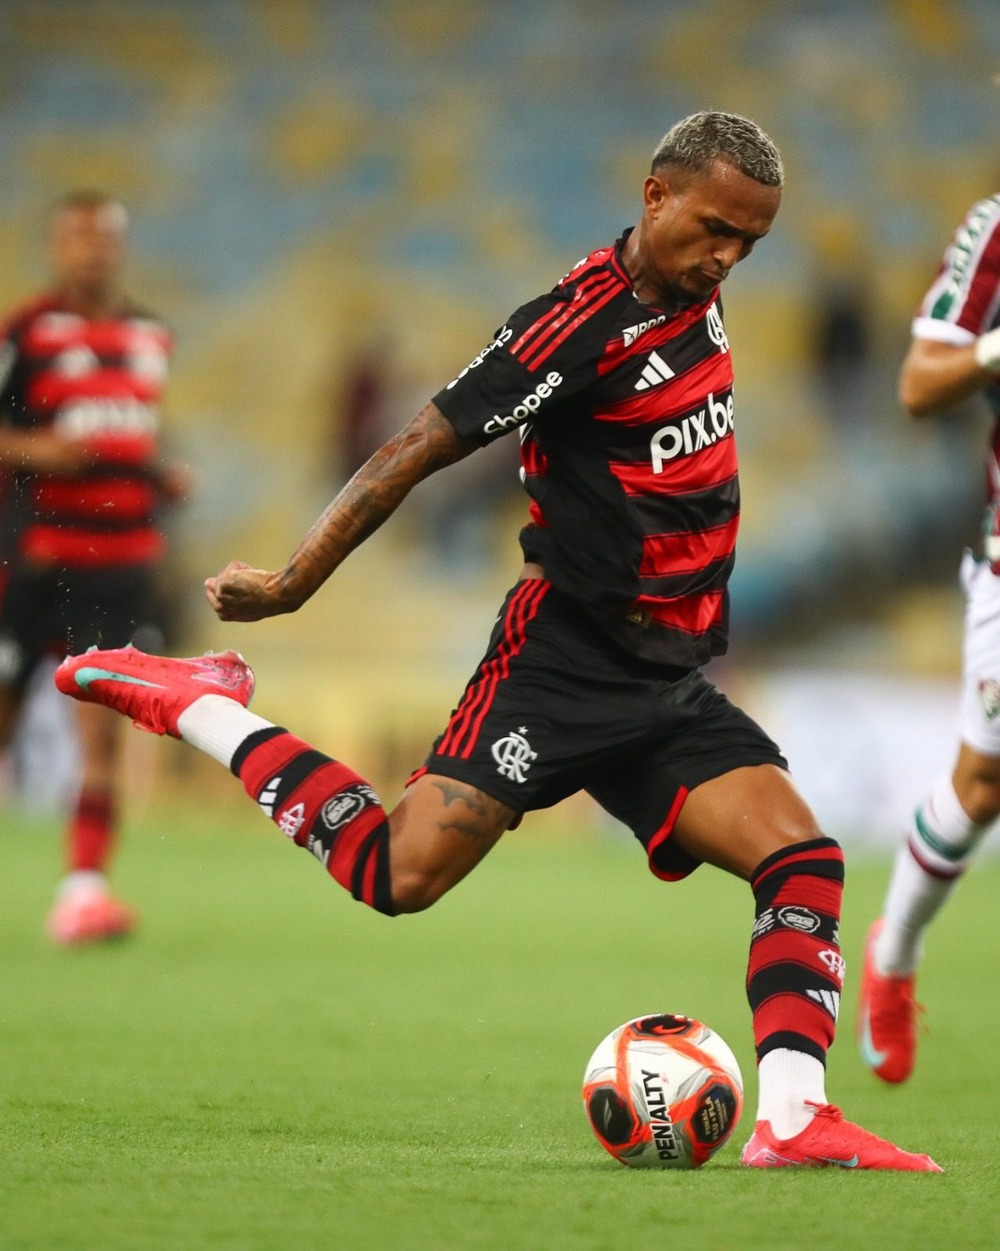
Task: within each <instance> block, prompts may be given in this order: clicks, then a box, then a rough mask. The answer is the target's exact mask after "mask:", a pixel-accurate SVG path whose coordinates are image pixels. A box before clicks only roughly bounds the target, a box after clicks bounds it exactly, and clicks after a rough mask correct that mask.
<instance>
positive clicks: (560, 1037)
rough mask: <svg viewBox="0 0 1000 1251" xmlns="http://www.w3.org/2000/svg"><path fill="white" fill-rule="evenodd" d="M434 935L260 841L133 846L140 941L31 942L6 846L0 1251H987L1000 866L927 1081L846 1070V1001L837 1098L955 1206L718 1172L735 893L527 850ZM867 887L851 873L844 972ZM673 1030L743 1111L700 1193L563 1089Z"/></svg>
mask: <svg viewBox="0 0 1000 1251" xmlns="http://www.w3.org/2000/svg"><path fill="white" fill-rule="evenodd" d="M526 825H527V828H526V829H525V830H524V831H522V832H518V833H515V834H513V835H510V836H509V837H508V839H507V840H506V842H505V844H503V845H501V846H500V847H499V848H498V849H497V851H496V852H495V853H494V854H493V856H492V857H491V858H490V860H489V861H488V862H487V863H486V864H485V865H483V867H482V868H481V869H480V870H479V871H478V872H477V873H476V874H474V875H473V877H472V878H471V879H470V880H469V881H468V882H466V883H464V884H463V886H461V887H460V888H459V889H458V890H457V891H456V892H455V893H454V894H453V895H452V896H450V897H449V898H447V899H446V900H444V901H443V902H442V903H441V904H440V905H438V907H437V908H435V909H434V910H432V911H431V912H429V913H427V914H425V915H423V916H419V917H411V918H401V919H397V920H395V921H387V920H385V919H384V918H381V917H378V916H375V915H374V914H371V913H369V912H368V911H367V910H366V909H364V908H363V907H362V906H361V905H359V904H355V903H353V902H352V901H351V900H349V899H348V898H347V897H346V896H345V895H344V894H343V892H341V891H340V890H339V888H336V887H335V886H334V885H333V884H332V883H330V882H329V881H328V880H327V879H325V877H324V875H323V874H322V872H321V871H320V870H319V867H318V866H317V865H316V864H315V862H314V861H313V860H312V859H311V858H310V857H308V856H305V855H302V854H300V853H297V852H296V851H294V850H293V849H292V848H290V847H289V846H287V845H286V843H285V840H284V839H282V838H281V836H280V835H278V834H277V833H276V832H274V830H273V828H272V827H270V826H269V825H268V824H267V823H266V822H265V821H263V819H262V818H261V817H260V816H259V814H255V813H254V812H252V811H250V810H249V809H246V810H245V812H244V811H243V810H242V809H241V810H240V813H239V815H237V816H234V814H233V811H232V810H231V809H229V808H222V809H219V810H217V811H215V812H212V811H209V812H208V813H207V814H205V812H204V808H203V810H202V815H200V816H197V817H196V816H195V815H193V813H192V812H191V811H189V810H183V811H181V810H177V811H164V812H162V813H161V814H159V817H158V818H157V816H156V815H155V814H147V815H146V816H144V817H143V819H142V824H141V828H137V829H132V830H130V831H129V834H128V836H127V838H126V840H125V845H124V847H123V851H122V855H121V857H120V863H119V871H118V875H117V877H118V883H119V886H120V889H121V892H122V894H123V895H124V896H125V897H126V898H128V899H129V900H130V901H132V902H135V903H136V904H137V905H138V906H139V907H140V909H141V913H142V920H143V928H142V931H141V933H140V934H139V935H137V936H136V937H135V938H134V939H133V940H131V941H128V942H126V943H123V944H120V945H118V946H113V947H105V948H102V949H99V950H86V951H61V950H57V949H55V948H53V947H52V946H51V945H50V944H49V943H48V942H47V940H46V939H45V937H44V935H43V933H42V928H41V922H42V918H43V916H44V913H45V910H46V908H47V907H48V904H49V900H50V893H51V886H52V880H53V875H54V870H55V867H56V863H57V859H58V832H57V830H56V828H55V826H54V825H53V824H52V823H47V824H46V823H38V822H31V821H20V822H18V821H16V820H15V819H14V818H13V817H11V816H9V815H8V816H7V817H6V818H5V819H4V821H3V823H2V825H0V864H2V866H3V868H2V870H0V883H2V889H0V947H2V951H3V957H2V965H0V968H2V973H0V1248H3V1251H28V1249H29V1248H30V1249H31V1251H36V1249H37V1251H52V1249H54V1248H59V1249H60V1251H75V1249H78V1248H88V1249H89V1248H102V1251H107V1249H114V1251H117V1249H118V1248H129V1249H131V1248H136V1249H140V1248H141V1249H142V1251H157V1249H158V1248H170V1249H171V1251H199V1249H200V1248H209V1247H211V1248H216V1249H228V1248H232V1249H233V1251H271V1249H272V1248H273V1249H274V1251H278V1249H279V1248H280V1249H281V1251H286V1249H288V1248H294V1249H295V1251H311V1249H312V1248H333V1249H337V1251H339V1249H341V1248H345V1249H353V1248H359V1249H361V1248H378V1249H383V1248H385V1249H388V1251H395V1249H400V1251H424V1249H428V1251H430V1249H433V1251H439V1249H440V1251H443V1249H452V1248H455V1249H457V1251H478V1249H483V1251H486V1249H490V1251H493V1249H503V1251H535V1249H538V1251H543V1249H544V1251H561V1249H562V1248H573V1249H580V1251H591V1249H592V1251H610V1249H611V1248H619V1247H639V1246H644V1247H653V1246H655V1247H671V1246H674V1245H678V1246H687V1247H692V1248H697V1249H698V1251H702V1249H706V1251H716V1249H718V1251H741V1249H743V1248H747V1249H751V1248H752V1249H757V1248H760V1249H762V1251H764V1249H766V1251H784V1249H788V1251H799V1249H802V1248H808V1251H826V1249H827V1248H829V1249H831V1251H832V1249H834V1248H837V1249H838V1251H839V1249H840V1248H855V1247H857V1248H866V1247H878V1246H882V1245H883V1244H885V1243H886V1242H887V1241H889V1240H891V1241H892V1243H893V1245H896V1246H898V1247H900V1248H906V1249H907V1251H923V1249H924V1248H926V1249H928V1251H937V1249H938V1248H943V1247H948V1248H978V1247H982V1248H996V1247H997V1246H998V1245H1000V1220H998V1216H997V1191H998V1170H997V1149H998V1141H997V1140H998V1132H997V1125H998V1123H1000V1118H998V1102H1000V1094H998V1082H997V1066H996V1060H995V1056H996V1040H997V1039H998V1037H1000V1006H998V1002H997V997H996V994H995V987H996V985H997V982H998V974H1000V967H998V965H1000V921H998V920H997V919H995V918H996V917H997V910H996V907H995V900H996V898H997V896H998V893H1000V866H998V865H997V864H996V863H995V862H992V863H984V864H983V865H982V866H981V868H980V870H979V871H978V872H977V873H975V874H972V875H970V877H969V878H968V879H967V881H965V882H964V883H963V884H962V888H961V896H960V898H959V900H957V901H956V903H955V905H954V906H953V907H952V908H951V909H950V910H949V911H947V912H946V913H945V914H944V915H943V916H942V917H941V918H940V920H939V922H938V924H937V927H936V930H935V932H934V936H933V948H932V958H931V959H929V961H928V963H927V967H926V972H925V975H924V977H923V980H922V984H921V993H922V997H923V998H924V999H925V1000H926V1002H927V1004H928V1008H929V1013H928V1016H929V1022H930V1026H931V1033H930V1034H929V1036H928V1037H927V1038H926V1039H925V1041H924V1044H923V1050H922V1054H921V1062H920V1065H919V1068H918V1071H917V1074H916V1076H915V1078H914V1080H913V1081H912V1082H911V1083H909V1084H908V1085H907V1086H906V1087H903V1088H901V1089H888V1088H885V1087H882V1086H880V1085H879V1084H877V1083H876V1082H875V1081H874V1079H872V1078H871V1077H870V1075H869V1074H868V1073H867V1071H865V1070H864V1068H863V1066H862V1065H861V1062H860V1060H859V1059H858V1058H857V1057H856V1054H855V1051H854V1047H853V1042H852V1031H853V1025H854V1004H853V996H849V997H848V1002H847V1004H846V1007H845V1013H844V1017H843V1019H842V1027H841V1039H840V1041H839V1043H838V1044H837V1046H836V1047H835V1048H834V1051H833V1053H832V1055H831V1064H830V1080H829V1093H830V1095H831V1097H832V1098H835V1099H836V1100H837V1101H838V1102H840V1103H841V1104H842V1105H843V1106H844V1108H845V1110H846V1112H847V1113H848V1115H849V1116H851V1117H852V1118H853V1119H857V1120H860V1121H862V1122H863V1123H864V1124H865V1125H866V1126H868V1127H869V1128H871V1129H873V1130H875V1131H876V1132H882V1133H884V1134H887V1135H891V1136H892V1137H894V1138H895V1139H896V1140H897V1141H899V1142H901V1143H902V1144H903V1145H905V1146H910V1147H913V1148H915V1149H926V1150H930V1151H932V1153H933V1154H934V1155H935V1156H936V1157H937V1159H938V1160H939V1161H940V1162H941V1163H942V1164H943V1165H944V1166H945V1168H946V1169H947V1172H946V1173H945V1175H944V1176H942V1177H929V1176H914V1175H905V1174H904V1175H891V1174H882V1175H879V1174H844V1173H841V1172H837V1171H835V1170H831V1171H824V1172H816V1173H800V1172H794V1173H785V1172H775V1173H765V1174H760V1173H751V1172H749V1171H744V1170H741V1169H740V1168H738V1166H737V1156H738V1149H739V1146H741V1145H742V1143H743V1142H744V1141H745V1139H746V1137H747V1136H748V1135H749V1132H750V1124H751V1118H752V1108H753V1100H754V1097H755V1081H754V1078H753V1064H752V1042H751V1035H750V1021H749V1011H748V1009H747V1007H746V1004H745V1000H744V997H743V985H742V983H743V975H744V968H745V949H746V942H747V935H748V931H749V925H750V921H751V913H752V908H751V903H750V896H749V892H748V891H747V889H746V888H745V887H744V886H742V885H740V884H739V883H737V882H735V881H731V880H729V879H726V878H724V877H723V876H722V875H720V874H718V873H716V872H714V871H711V870H702V871H701V872H700V873H698V874H696V875H695V877H694V878H692V879H691V880H689V881H688V882H686V883H682V884H679V885H675V886H667V885H664V884H662V883H659V882H657V881H656V880H655V879H653V878H652V876H651V875H649V874H648V873H647V872H646V870H645V867H644V863H643V860H642V856H641V854H640V852H639V850H638V848H633V847H632V846H631V845H630V844H628V843H619V842H618V841H602V840H600V839H599V838H598V837H596V836H595V835H590V836H588V837H582V838H581V839H579V840H577V841H568V840H566V839H565V838H557V837H553V836H551V835H549V834H547V833H546V831H545V823H544V820H543V819H542V820H539V819H536V820H535V821H534V823H532V822H531V821H529V822H528V823H526ZM885 873H886V866H885V865H883V864H878V863H869V864H866V863H861V864H859V865H852V866H851V869H850V872H849V893H848V907H847V911H846V915H845V923H844V947H845V952H846V954H847V955H848V956H849V958H851V959H852V963H853V969H852V972H853V973H854V974H855V976H854V978H853V979H852V982H853V983H856V973H857V968H858V965H859V959H858V954H857V953H858V951H859V947H860V941H861V936H862V934H863V930H864V926H865V924H866V922H867V919H868V917H869V916H870V915H871V914H872V913H873V912H874V910H875V908H876V906H877V901H878V899H879V897H880V894H881V890H882V888H883V885H884V881H885ZM654 1010H668V1011H678V1012H683V1013H687V1014H690V1015H693V1016H699V1017H702V1018H704V1019H706V1020H708V1021H709V1022H711V1023H712V1025H713V1026H715V1027H716V1028H717V1029H719V1030H720V1032H721V1033H722V1034H723V1036H724V1037H725V1038H726V1039H727V1040H728V1041H729V1042H730V1044H731V1045H732V1046H733V1048H734V1050H735V1051H736V1052H737V1055H738V1057H739V1059H740V1062H741V1064H742V1065H743V1068H744V1074H745V1076H746V1077H747V1079H748V1083H747V1084H748V1104H749V1111H748V1113H747V1114H746V1116H745V1118H744V1121H743V1123H742V1124H741V1125H740V1126H739V1128H738V1129H737V1131H736V1135H735V1137H734V1141H733V1143H731V1144H730V1145H729V1146H727V1148H726V1149H725V1150H724V1151H723V1152H722V1153H721V1154H720V1155H719V1156H718V1157H717V1158H716V1159H715V1160H714V1161H712V1163H711V1164H709V1165H708V1166H707V1167H706V1168H705V1169H703V1170H701V1171H700V1172H697V1173H691V1174H672V1173H656V1174H650V1173H639V1172H632V1171H629V1170H627V1169H624V1168H622V1167H621V1166H619V1165H618V1164H616V1163H615V1162H614V1161H613V1160H611V1159H610V1157H608V1156H606V1155H605V1154H604V1153H603V1152H602V1151H601V1149H600V1148H599V1147H598V1146H597V1143H596V1141H595V1140H594V1139H593V1138H592V1136H591V1134H590V1131H589V1129H588V1128H587V1126H586V1123H585V1120H584V1117H583V1112H582V1110H581V1107H580V1100H579V1083H580V1078H581V1076H582V1070H583V1066H584V1064H585V1062H586V1060H587V1057H588V1056H589V1054H590V1051H591V1050H592V1048H593V1047H594V1046H595V1045H596V1043H597V1042H598V1041H599V1039H600V1038H601V1037H602V1036H603V1035H604V1034H605V1033H606V1032H607V1031H608V1030H609V1029H610V1028H611V1027H613V1026H614V1025H616V1024H618V1023H619V1022H620V1021H622V1020H624V1019H626V1018H627V1017H630V1016H634V1015H637V1014H639V1013H643V1012H647V1011H654Z"/></svg>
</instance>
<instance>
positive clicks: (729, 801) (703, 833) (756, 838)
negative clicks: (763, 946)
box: [673, 764, 823, 879]
mask: <svg viewBox="0 0 1000 1251" xmlns="http://www.w3.org/2000/svg"><path fill="white" fill-rule="evenodd" d="M822 836H823V832H822V830H821V829H820V828H819V826H818V824H817V822H816V818H815V817H814V815H813V813H812V811H811V809H810V808H809V805H808V804H807V803H806V802H805V800H804V799H803V798H802V796H801V795H800V794H799V793H798V791H797V790H796V789H795V786H794V785H793V783H792V780H791V778H790V777H789V776H788V773H787V772H786V771H785V770H784V769H782V768H780V767H779V766H777V765H773V764H760V765H749V766H745V767H743V768H739V769H733V770H732V771H730V772H729V773H723V774H721V775H720V776H719V777H715V778H712V779H711V780H709V781H707V782H703V783H702V784H701V785H700V786H697V787H695V789H694V790H692V791H691V792H690V794H689V795H688V796H687V797H686V799H685V800H684V804H683V806H682V808H681V810H680V813H679V815H678V817H677V821H676V824H675V826H674V834H673V837H674V838H675V839H676V841H677V845H678V847H680V848H681V849H683V850H684V851H685V852H686V853H687V854H688V855H689V856H692V857H694V858H695V859H696V860H701V861H704V862H705V863H706V864H713V865H715V866H716V867H718V868H720V869H725V870H726V871H727V872H729V873H735V874H736V875H737V877H741V878H745V879H749V878H750V877H751V876H752V875H753V872H754V870H755V869H756V868H757V866H758V865H759V864H760V862H761V861H762V860H764V859H766V858H767V857H768V856H770V855H772V854H773V853H774V852H776V851H780V850H781V849H782V848H783V847H788V846H790V845H792V844H793V843H800V842H803V841H805V840H806V839H811V838H822Z"/></svg>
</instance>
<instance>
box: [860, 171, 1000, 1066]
mask: <svg viewBox="0 0 1000 1251" xmlns="http://www.w3.org/2000/svg"><path fill="white" fill-rule="evenodd" d="M912 334H913V338H912V342H911V344H910V349H909V351H908V353H907V355H906V359H905V361H904V362H903V368H902V372H901V374H900V380H899V392H900V399H901V400H902V402H903V404H904V405H905V407H906V408H908V409H909V411H910V412H911V413H912V415H913V416H914V417H924V416H927V415H928V414H934V413H937V412H940V411H941V410H942V409H948V408H954V407H955V405H957V404H960V403H962V402H963V401H964V400H967V399H969V398H970V397H971V396H973V395H975V394H976V393H977V392H984V394H985V397H986V399H987V402H988V403H989V406H990V408H991V410H992V412H993V415H994V418H995V420H994V427H993V434H992V437H991V441H990V449H989V455H988V458H987V475H986V488H987V494H986V511H985V514H984V518H983V538H982V544H981V548H980V551H979V552H978V553H977V554H975V555H974V554H973V553H972V552H971V551H967V552H966V553H965V555H964V556H963V558H962V565H961V581H962V586H963V588H964V590H965V597H966V612H965V643H964V659H963V666H962V670H963V671H962V694H961V710H962V711H961V742H960V743H959V747H958V755H957V759H956V761H955V763H954V766H953V767H952V770H951V772H950V773H943V774H942V775H941V777H939V778H938V779H937V781H936V782H935V783H934V785H933V787H932V788H931V790H930V792H929V794H927V795H926V796H925V797H924V799H923V800H922V801H921V803H920V804H919V806H918V807H917V810H916V812H915V813H914V816H913V823H912V825H911V826H910V829H909V830H908V831H907V833H906V837H905V839H904V840H903V842H902V845H901V846H900V848H899V850H898V852H897V854H896V862H895V864H894V866H893V871H892V877H891V879H890V882H889V888H888V890H887V892H886V897H885V903H884V905H883V914H882V916H881V917H880V918H879V919H878V920H877V921H875V922H874V923H873V925H872V927H871V929H870V930H869V932H868V941H867V944H866V947H865V968H864V977H863V981H862V988H861V1010H860V1013H859V1016H858V1026H859V1042H860V1046H861V1054H862V1055H863V1056H864V1059H865V1061H866V1062H867V1063H868V1065H869V1066H870V1067H871V1068H872V1069H873V1070H874V1072H875V1073H876V1074H877V1075H878V1076H879V1077H881V1078H882V1080H883V1081H886V1082H904V1081H906V1079H907V1078H908V1077H909V1076H910V1073H911V1072H912V1070H913V1064H914V1061H915V1059H916V1049H917V1029H916V1019H917V1011H918V1008H917V1003H916V1000H915V998H914V990H915V985H916V973H917V965H918V963H919V960H920V956H921V954H922V950H923V939H924V932H925V931H926V929H927V926H928V925H929V924H930V923H931V921H932V920H933V919H934V917H935V916H936V915H937V913H938V911H939V910H940V909H941V908H942V907H943V906H944V903H945V901H946V900H947V899H948V898H949V897H950V895H951V893H952V891H953V890H954V888H955V885H956V884H957V882H958V880H959V878H960V877H961V876H962V874H963V873H964V872H965V870H966V868H967V867H968V865H969V862H970V860H971V859H972V857H973V855H974V853H975V851H976V848H977V847H978V846H979V844H980V842H981V841H982V839H983V838H984V836H985V835H986V834H987V833H988V832H989V830H991V829H992V828H993V825H994V823H995V822H996V819H997V817H998V816H1000V717H998V713H1000V629H998V621H1000V420H996V419H1000V391H998V389H997V386H998V381H1000V195H995V196H991V197H990V198H989V199H988V200H983V201H981V202H980V203H979V204H976V205H974V206H973V208H972V209H970V210H969V213H968V214H967V215H966V217H965V220H964V221H963V222H962V223H961V225H960V226H959V228H958V230H957V231H956V232H955V237H954V238H953V240H952V242H951V243H950V244H949V246H948V248H947V250H946V252H945V255H944V260H943V261H942V263H941V266H940V268H939V270H938V274H937V277H936V278H935V280H934V282H933V283H932V284H931V287H930V289H929V290H928V292H927V294H926V295H925V296H924V299H923V302H922V304H921V305H920V308H919V309H918V311H917V316H916V318H915V319H914V322H913V328H912Z"/></svg>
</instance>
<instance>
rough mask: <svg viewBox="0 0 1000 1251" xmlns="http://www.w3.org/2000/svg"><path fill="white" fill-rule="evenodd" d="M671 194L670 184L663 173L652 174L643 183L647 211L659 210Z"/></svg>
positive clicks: (643, 199)
mask: <svg viewBox="0 0 1000 1251" xmlns="http://www.w3.org/2000/svg"><path fill="white" fill-rule="evenodd" d="M670 194H671V193H670V184H669V182H668V181H667V178H666V176H665V175H664V174H663V173H654V174H650V175H649V177H648V178H647V179H646V181H645V182H644V183H643V185H642V202H643V204H644V206H645V208H646V211H647V212H653V213H656V212H658V211H659V210H660V209H661V208H662V207H663V205H664V204H665V203H666V202H667V200H668V199H669V198H670Z"/></svg>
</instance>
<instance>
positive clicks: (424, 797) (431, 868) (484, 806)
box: [389, 773, 518, 911]
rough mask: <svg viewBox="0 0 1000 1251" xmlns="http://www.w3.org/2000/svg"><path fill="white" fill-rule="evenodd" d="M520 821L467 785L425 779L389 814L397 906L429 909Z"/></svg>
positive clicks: (437, 777)
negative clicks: (505, 832) (507, 830)
mask: <svg viewBox="0 0 1000 1251" xmlns="http://www.w3.org/2000/svg"><path fill="white" fill-rule="evenodd" d="M517 817H518V813H517V810H516V809H514V808H511V807H510V806H509V805H508V804H505V803H503V802H502V801H501V800H499V799H495V798H494V797H493V796H492V795H488V794H486V793H485V792H484V791H481V790H479V789H478V788H476V787H475V786H472V785H470V784H469V783H467V782H461V781H458V780H456V779H455V778H450V777H444V776H442V775H440V774H435V773H424V774H422V775H421V776H420V777H418V778H417V779H416V781H414V782H412V783H411V785H410V786H409V787H407V789H406V792H405V793H404V795H403V798H402V799H401V800H400V802H399V803H398V804H397V806H396V807H395V808H394V809H393V811H392V812H391V813H390V814H389V868H390V874H391V879H392V893H393V899H394V900H395V901H396V904H397V906H398V907H400V909H401V910H402V911H418V910H420V909H421V908H425V907H429V906H430V904H432V903H434V902H435V900H437V899H439V898H440V897H441V896H442V895H443V894H444V893H445V892H446V891H448V890H450V889H451V887H453V886H455V885H456V884H457V883H458V882H460V881H461V880H462V878H464V877H465V876H466V874H468V873H470V872H471V871H472V870H473V869H474V868H475V867H476V865H477V864H479V862H480V861H481V860H482V859H483V857H484V856H485V855H486V854H487V852H489V851H490V850H491V848H493V847H494V846H496V844H497V842H498V841H499V839H500V837H501V835H502V834H503V832H504V831H505V830H506V829H508V828H509V827H510V826H511V824H512V823H513V822H515V821H516V819H517Z"/></svg>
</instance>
